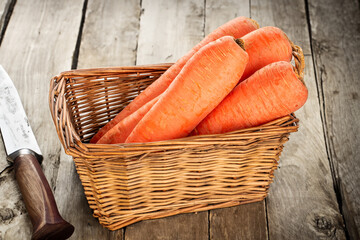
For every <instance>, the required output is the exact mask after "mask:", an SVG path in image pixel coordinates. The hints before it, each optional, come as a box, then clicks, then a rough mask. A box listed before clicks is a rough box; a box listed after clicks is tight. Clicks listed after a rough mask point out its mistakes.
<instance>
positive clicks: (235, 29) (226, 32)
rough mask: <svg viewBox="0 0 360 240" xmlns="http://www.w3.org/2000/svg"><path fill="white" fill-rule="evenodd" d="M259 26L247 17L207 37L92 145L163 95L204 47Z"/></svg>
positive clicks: (148, 89)
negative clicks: (125, 119)
mask: <svg viewBox="0 0 360 240" xmlns="http://www.w3.org/2000/svg"><path fill="white" fill-rule="evenodd" d="M258 28H259V25H258V24H257V23H256V21H254V20H252V19H250V18H247V17H238V18H235V19H233V20H231V21H229V22H227V23H225V24H224V25H222V26H220V27H218V28H217V29H216V30H214V31H213V32H212V33H210V34H209V35H208V36H207V37H205V38H204V39H203V40H202V41H201V42H200V43H199V44H197V45H196V46H195V47H194V48H193V49H191V50H190V51H189V52H188V53H187V54H186V55H185V56H183V57H182V58H180V59H179V60H178V61H177V62H176V63H175V64H174V65H172V66H171V67H170V68H169V69H168V70H167V71H166V72H165V73H164V74H163V75H162V76H161V77H160V78H158V79H157V80H156V81H155V82H154V83H153V84H151V85H150V86H149V87H148V88H146V89H145V90H144V91H143V92H142V93H141V94H140V95H139V96H137V97H136V98H135V99H134V100H133V101H132V102H131V103H130V104H129V105H128V106H126V107H125V108H124V109H123V110H122V111H121V112H120V113H119V114H118V115H117V116H116V117H115V118H114V119H113V120H111V121H110V122H109V123H107V124H106V125H105V126H104V127H103V128H101V129H100V131H99V132H98V133H96V134H95V135H94V136H93V138H92V139H91V140H90V142H91V143H96V142H97V141H98V140H99V139H100V138H101V137H102V136H103V135H104V134H105V133H106V132H107V131H109V130H110V129H111V128H112V127H113V126H115V125H116V124H117V123H118V122H120V121H121V120H122V119H124V118H125V117H127V116H129V115H130V114H132V113H133V112H135V111H136V110H137V109H139V108H140V107H141V106H143V105H144V104H145V103H147V102H148V101H150V100H151V99H153V98H155V97H157V96H158V95H160V94H161V93H163V92H164V91H165V90H166V89H167V88H168V86H169V85H170V83H171V82H172V81H173V80H174V79H175V77H176V76H177V75H178V74H179V72H180V71H181V69H182V68H183V66H184V65H185V63H186V62H187V61H188V60H189V59H190V58H191V57H192V56H193V55H194V54H195V53H196V52H197V51H198V50H199V49H200V48H201V47H203V46H205V45H206V44H208V43H210V42H212V41H214V40H216V39H218V38H220V37H223V36H233V37H234V38H240V37H242V36H244V35H245V34H247V33H249V32H251V31H253V30H255V29H258Z"/></svg>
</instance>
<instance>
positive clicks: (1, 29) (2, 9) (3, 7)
mask: <svg viewBox="0 0 360 240" xmlns="http://www.w3.org/2000/svg"><path fill="white" fill-rule="evenodd" d="M14 4H15V0H1V1H0V43H1V40H2V38H3V34H4V33H5V28H6V23H7V19H6V18H7V17H8V14H11V11H12V8H13V6H14Z"/></svg>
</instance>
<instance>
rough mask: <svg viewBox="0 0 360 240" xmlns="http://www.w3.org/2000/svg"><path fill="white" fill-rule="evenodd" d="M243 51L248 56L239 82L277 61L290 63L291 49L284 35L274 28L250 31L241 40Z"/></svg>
mask: <svg viewBox="0 0 360 240" xmlns="http://www.w3.org/2000/svg"><path fill="white" fill-rule="evenodd" d="M241 39H242V40H243V41H244V47H245V51H246V52H247V54H248V55H249V63H248V65H247V66H246V69H245V71H244V74H243V75H242V77H241V80H245V79H246V78H248V77H249V76H251V75H252V74H253V73H254V72H256V71H257V70H259V69H260V68H262V67H265V66H266V65H268V64H270V63H273V62H278V61H288V62H289V61H290V60H291V58H292V48H291V44H290V41H289V39H288V37H287V36H286V34H285V33H284V32H283V31H281V29H279V28H276V27H263V28H259V29H257V30H255V31H252V32H250V33H248V34H246V35H245V36H243V37H242V38H241Z"/></svg>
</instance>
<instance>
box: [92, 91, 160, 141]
mask: <svg viewBox="0 0 360 240" xmlns="http://www.w3.org/2000/svg"><path fill="white" fill-rule="evenodd" d="M160 96H161V95H160ZM160 96H157V97H156V98H154V99H153V100H151V101H149V102H147V103H146V104H145V105H144V106H142V107H141V108H139V109H138V110H137V111H136V112H133V113H132V114H130V115H129V116H127V117H126V118H124V119H123V120H121V121H120V122H118V123H117V124H116V125H115V126H114V127H112V128H111V129H110V130H109V131H107V132H106V133H105V134H104V136H102V137H101V138H100V139H99V140H98V141H97V144H116V143H124V142H125V140H126V138H127V137H128V136H129V135H130V133H131V131H132V130H133V129H134V128H135V126H136V124H138V122H139V121H140V120H141V119H142V118H143V117H144V116H145V114H146V113H147V112H148V111H149V110H150V109H151V108H152V106H154V104H155V103H156V102H157V101H158V99H159V98H160Z"/></svg>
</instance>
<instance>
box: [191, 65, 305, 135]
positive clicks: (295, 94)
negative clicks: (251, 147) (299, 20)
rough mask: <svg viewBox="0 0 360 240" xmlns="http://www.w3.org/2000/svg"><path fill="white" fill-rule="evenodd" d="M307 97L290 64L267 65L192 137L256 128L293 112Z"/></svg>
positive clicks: (210, 115) (225, 102)
mask: <svg viewBox="0 0 360 240" xmlns="http://www.w3.org/2000/svg"><path fill="white" fill-rule="evenodd" d="M307 96H308V91H307V88H306V86H305V84H304V83H303V82H302V79H300V78H298V76H297V75H296V74H295V72H294V70H293V68H292V65H291V64H290V63H289V62H284V61H281V62H276V63H272V64H269V65H267V66H265V67H264V68H262V69H260V70H258V71H257V72H255V73H254V74H253V75H251V76H250V77H249V78H248V79H246V80H245V81H243V82H241V83H239V84H238V86H237V87H236V88H234V90H233V91H232V92H231V93H230V94H229V95H228V96H227V97H226V98H225V99H224V100H223V101H222V102H221V103H220V104H219V105H218V106H217V107H216V108H215V109H214V110H213V111H212V112H211V113H210V114H209V115H208V116H206V118H204V120H202V121H201V123H200V124H199V125H198V126H197V127H196V128H195V129H194V131H193V132H192V134H191V135H202V134H215V133H225V132H229V131H233V130H239V129H243V128H248V127H253V126H258V125H260V124H263V123H266V122H269V121H271V120H274V119H277V118H279V117H282V116H285V115H288V114H290V113H292V112H294V111H296V110H297V109H299V108H300V107H301V106H302V105H304V104H305V102H306V99H307Z"/></svg>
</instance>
